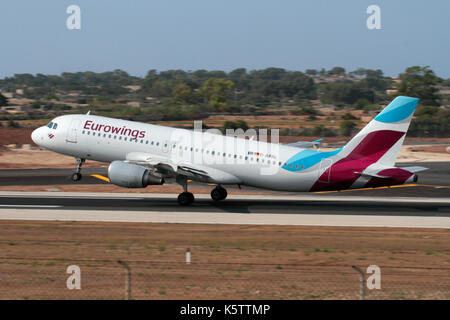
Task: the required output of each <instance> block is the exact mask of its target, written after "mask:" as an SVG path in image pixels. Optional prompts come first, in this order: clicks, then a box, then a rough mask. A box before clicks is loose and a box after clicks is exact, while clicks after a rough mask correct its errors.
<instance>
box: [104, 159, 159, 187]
mask: <svg viewBox="0 0 450 320" xmlns="http://www.w3.org/2000/svg"><path fill="white" fill-rule="evenodd" d="M108 176H109V180H110V181H111V183H113V184H115V185H118V186H121V187H125V188H145V187H147V186H148V185H158V184H159V185H160V184H164V178H161V177H157V176H154V175H152V174H151V172H150V171H149V170H148V169H146V168H144V167H141V166H138V165H135V164H131V163H127V162H123V161H113V162H111V164H110V165H109V168H108Z"/></svg>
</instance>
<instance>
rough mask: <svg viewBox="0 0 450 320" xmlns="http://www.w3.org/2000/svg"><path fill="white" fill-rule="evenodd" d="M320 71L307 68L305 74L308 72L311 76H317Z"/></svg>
mask: <svg viewBox="0 0 450 320" xmlns="http://www.w3.org/2000/svg"><path fill="white" fill-rule="evenodd" d="M318 73H319V72H318V71H317V70H316V69H306V71H305V74H307V75H308V76H310V77H315V76H317V74H318Z"/></svg>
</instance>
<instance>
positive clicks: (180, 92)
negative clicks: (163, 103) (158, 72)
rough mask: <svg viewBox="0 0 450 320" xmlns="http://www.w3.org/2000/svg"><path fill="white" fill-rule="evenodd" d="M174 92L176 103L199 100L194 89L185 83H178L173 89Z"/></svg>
mask: <svg viewBox="0 0 450 320" xmlns="http://www.w3.org/2000/svg"><path fill="white" fill-rule="evenodd" d="M172 94H173V98H174V100H175V103H180V104H194V103H196V102H197V97H196V95H195V93H194V92H193V91H192V88H191V87H189V86H188V85H186V84H184V83H180V84H178V85H177V86H176V87H175V89H173V92H172Z"/></svg>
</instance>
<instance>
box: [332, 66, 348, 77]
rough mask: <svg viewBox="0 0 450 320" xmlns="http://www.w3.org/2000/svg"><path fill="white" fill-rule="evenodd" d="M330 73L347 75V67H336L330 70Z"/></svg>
mask: <svg viewBox="0 0 450 320" xmlns="http://www.w3.org/2000/svg"><path fill="white" fill-rule="evenodd" d="M328 74H329V75H332V76H343V75H345V69H344V68H342V67H334V68H333V69H331V70H329V71H328Z"/></svg>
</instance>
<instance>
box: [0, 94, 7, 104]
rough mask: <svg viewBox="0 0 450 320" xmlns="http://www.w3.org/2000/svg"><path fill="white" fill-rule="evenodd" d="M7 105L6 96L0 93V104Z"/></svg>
mask: <svg viewBox="0 0 450 320" xmlns="http://www.w3.org/2000/svg"><path fill="white" fill-rule="evenodd" d="M7 105H8V98H6V97H5V96H4V95H2V94H1V93H0V106H7Z"/></svg>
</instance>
